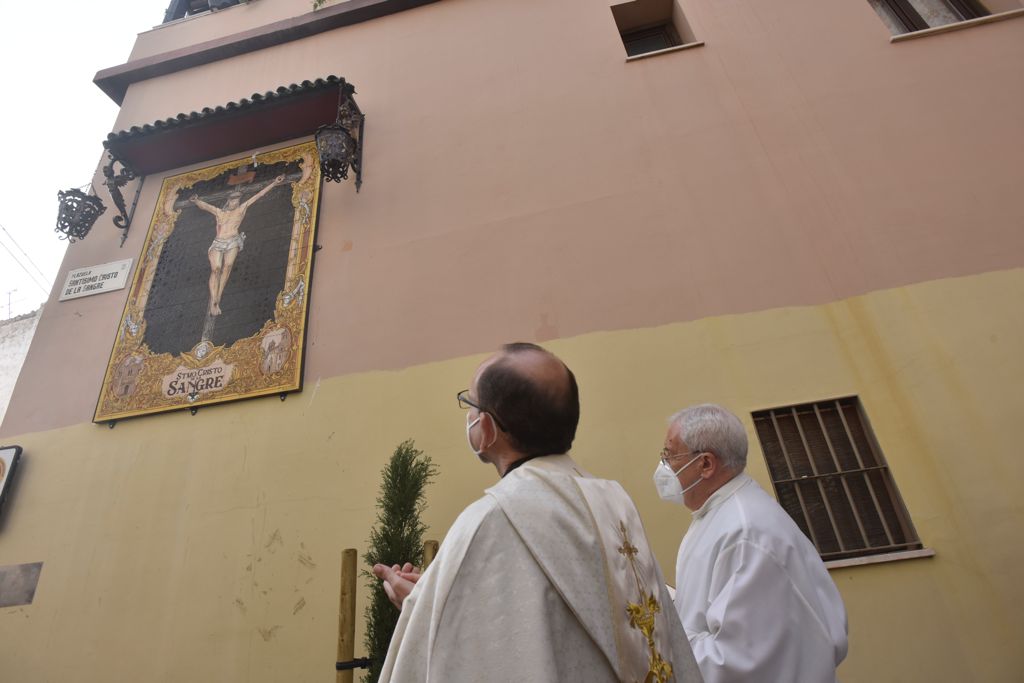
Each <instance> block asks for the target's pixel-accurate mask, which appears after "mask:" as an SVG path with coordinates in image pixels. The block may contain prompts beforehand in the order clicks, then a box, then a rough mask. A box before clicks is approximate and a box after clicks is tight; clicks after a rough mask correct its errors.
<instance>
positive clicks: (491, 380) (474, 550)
mask: <svg viewBox="0 0 1024 683" xmlns="http://www.w3.org/2000/svg"><path fill="white" fill-rule="evenodd" d="M458 400H459V405H460V406H461V407H462V408H463V409H465V410H466V411H467V414H466V440H467V441H468V442H469V448H470V450H472V451H473V453H474V454H475V455H476V456H477V457H478V458H479V459H480V461H481V462H484V463H488V464H491V465H493V466H494V468H495V470H497V473H498V475H499V476H500V477H501V481H500V482H499V483H498V484H496V485H495V486H493V487H491V488H489V489H487V491H486V492H485V495H484V497H483V498H481V499H480V500H478V501H476V502H475V503H473V504H472V505H470V506H469V507H468V508H466V509H465V510H464V511H463V512H462V514H461V515H459V517H458V519H456V520H455V523H454V524H453V525H452V527H451V529H450V530H449V531H448V534H447V536H446V537H445V539H444V543H443V544H442V545H441V549H440V551H439V552H438V554H437V557H436V558H435V559H434V562H433V563H432V564H431V565H430V568H429V569H428V570H427V571H426V572H425V573H424V574H423V575H422V576H420V575H419V574H418V573H417V572H416V571H415V570H414V569H412V568H411V567H409V566H408V565H406V566H404V567H399V566H398V565H395V566H394V567H386V566H383V565H377V566H376V567H374V573H375V574H376V575H377V576H378V577H379V578H380V579H381V580H382V581H383V582H384V589H385V591H386V592H387V593H388V595H389V597H391V599H392V602H394V603H395V605H396V606H398V607H399V608H400V609H401V610H402V614H401V617H400V618H399V621H398V626H397V628H396V629H395V634H394V637H393V638H392V640H391V647H390V649H389V651H388V656H387V659H386V661H385V662H384V667H383V671H382V674H381V677H380V681H381V682H382V683H412V682H420V681H446V682H447V681H488V683H494V682H498V681H531V682H538V681H588V682H591V681H594V682H601V681H608V682H611V681H645V682H647V681H651V682H654V681H660V682H664V681H687V682H689V681H700V680H701V679H700V673H699V670H698V669H697V665H696V662H695V661H694V658H693V654H692V653H691V652H690V649H689V645H688V644H687V640H686V635H685V633H684V632H683V630H682V626H681V624H680V623H679V620H678V618H677V617H676V615H675V612H674V610H673V609H672V600H671V598H670V597H669V596H668V594H667V592H666V589H665V581H664V579H663V578H662V575H661V570H660V568H659V567H658V564H657V562H656V560H655V558H654V556H653V554H652V553H651V550H650V546H649V544H648V542H647V538H646V536H645V535H644V530H643V527H642V525H641V523H640V518H639V515H638V514H637V511H636V508H635V507H634V505H633V501H632V500H630V498H629V496H628V495H626V493H625V491H623V489H622V487H621V486H620V485H619V484H617V483H616V482H613V481H607V480H603V479H596V478H594V477H592V476H591V475H589V474H587V473H586V472H584V471H583V470H581V469H580V468H579V467H578V466H577V465H576V463H574V462H573V461H572V459H571V458H570V457H569V456H568V455H566V453H567V451H568V450H569V448H570V447H571V446H572V442H573V439H574V438H575V435H576V425H577V422H578V421H579V412H580V409H579V392H578V390H577V386H576V379H575V377H574V376H573V374H572V372H571V371H570V370H569V368H567V367H566V366H565V364H564V363H562V361H560V360H559V359H558V358H556V357H555V356H554V355H552V354H551V353H549V352H547V351H545V350H544V349H542V348H541V347H539V346H536V345H535V344H521V343H520V344H508V345H506V346H505V347H503V348H502V350H501V351H500V352H499V353H497V354H495V355H493V356H491V357H490V358H488V359H487V360H485V361H484V362H483V364H481V365H480V367H479V368H478V369H477V371H476V374H475V375H474V377H473V383H472V385H471V386H470V388H469V389H466V390H464V391H461V392H459V394H458Z"/></svg>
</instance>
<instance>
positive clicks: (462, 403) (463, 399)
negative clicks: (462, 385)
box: [455, 389, 508, 432]
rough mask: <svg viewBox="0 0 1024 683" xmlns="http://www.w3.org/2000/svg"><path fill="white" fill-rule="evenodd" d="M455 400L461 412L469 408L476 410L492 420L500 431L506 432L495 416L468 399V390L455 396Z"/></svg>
mask: <svg viewBox="0 0 1024 683" xmlns="http://www.w3.org/2000/svg"><path fill="white" fill-rule="evenodd" d="M455 399H456V400H457V401H458V402H459V407H460V408H462V409H463V410H469V409H470V408H476V409H477V410H479V411H480V412H481V413H487V414H488V415H490V416H491V418H492V419H493V420H494V424H496V425H498V429H500V430H501V431H503V432H507V431H508V430H507V429H505V425H503V424H501V420H499V419H498V416H497V415H495V414H494V413H493V412H492V411H490V410H485V409H484V408H483V407H482V406H480V405H478V404H477V403H475V402H474V401H473V400H472V399H471V398H470V397H469V389H463V390H462V391H460V392H459V393H457V394H455Z"/></svg>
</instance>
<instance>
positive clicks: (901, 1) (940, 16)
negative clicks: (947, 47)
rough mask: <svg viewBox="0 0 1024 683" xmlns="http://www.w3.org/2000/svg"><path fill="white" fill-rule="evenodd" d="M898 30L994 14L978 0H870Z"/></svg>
mask: <svg viewBox="0 0 1024 683" xmlns="http://www.w3.org/2000/svg"><path fill="white" fill-rule="evenodd" d="M868 2H869V3H870V4H871V6H872V7H873V8H874V10H875V12H877V13H878V15H879V16H880V17H881V18H882V20H883V21H884V22H885V23H886V25H887V26H888V27H889V30H890V31H891V32H892V33H894V34H900V33H910V32H911V31H922V30H924V29H926V28H932V27H935V26H944V25H946V24H953V23H956V22H958V21H967V20H968V19H977V18H978V17H984V16H987V15H989V14H990V12H989V10H988V8H986V7H985V6H984V5H983V4H982V3H981V2H979V1H978V0H868Z"/></svg>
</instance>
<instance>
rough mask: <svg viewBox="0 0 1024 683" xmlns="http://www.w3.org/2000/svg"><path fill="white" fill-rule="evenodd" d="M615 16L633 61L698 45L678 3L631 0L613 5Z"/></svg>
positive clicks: (663, 0)
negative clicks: (681, 47)
mask: <svg viewBox="0 0 1024 683" xmlns="http://www.w3.org/2000/svg"><path fill="white" fill-rule="evenodd" d="M612 16H613V17H614V18H615V25H616V26H617V27H618V29H619V35H620V36H621V37H622V44H623V46H624V47H625V48H626V55H627V56H629V57H636V56H638V55H644V54H649V53H651V52H659V51H661V50H666V49H668V48H672V47H680V46H683V45H692V44H693V43H695V42H696V40H695V39H694V37H693V31H691V30H690V25H689V24H688V23H687V22H686V17H684V16H683V12H682V10H681V9H680V8H679V4H678V3H677V2H676V0H629V1H628V2H622V3H619V4H617V5H612Z"/></svg>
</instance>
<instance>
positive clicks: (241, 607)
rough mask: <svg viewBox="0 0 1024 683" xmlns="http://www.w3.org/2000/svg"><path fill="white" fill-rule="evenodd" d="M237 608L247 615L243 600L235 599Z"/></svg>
mask: <svg viewBox="0 0 1024 683" xmlns="http://www.w3.org/2000/svg"><path fill="white" fill-rule="evenodd" d="M235 607H237V608H238V611H239V612H241V613H242V614H245V613H246V611H247V610H246V609H245V603H244V602H242V599H241V598H235Z"/></svg>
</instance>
